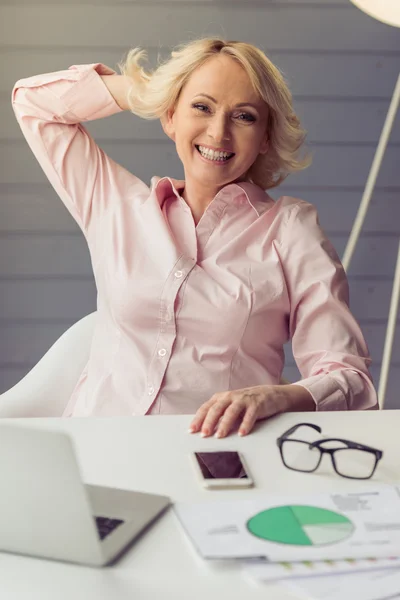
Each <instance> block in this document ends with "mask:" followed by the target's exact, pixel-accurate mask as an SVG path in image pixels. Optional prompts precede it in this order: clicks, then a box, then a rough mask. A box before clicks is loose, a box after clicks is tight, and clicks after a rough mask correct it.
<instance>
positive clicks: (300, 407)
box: [279, 383, 316, 412]
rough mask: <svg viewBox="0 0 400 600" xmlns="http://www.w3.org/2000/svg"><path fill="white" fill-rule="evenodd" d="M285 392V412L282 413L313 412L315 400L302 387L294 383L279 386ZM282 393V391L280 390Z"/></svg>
mask: <svg viewBox="0 0 400 600" xmlns="http://www.w3.org/2000/svg"><path fill="white" fill-rule="evenodd" d="M279 387H281V388H282V387H284V388H285V390H284V392H285V400H286V402H285V410H284V411H282V412H303V411H304V412H308V411H310V412H311V411H315V410H316V406H315V400H314V398H313V397H312V395H311V393H310V392H309V391H308V390H307V389H306V388H304V387H303V386H302V385H297V384H295V383H292V384H288V385H284V386H279ZM282 391H283V390H282Z"/></svg>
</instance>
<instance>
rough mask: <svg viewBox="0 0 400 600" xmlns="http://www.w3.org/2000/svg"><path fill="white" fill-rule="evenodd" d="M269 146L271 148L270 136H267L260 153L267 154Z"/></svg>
mask: <svg viewBox="0 0 400 600" xmlns="http://www.w3.org/2000/svg"><path fill="white" fill-rule="evenodd" d="M268 148H269V140H268V138H265V139H264V140H263V141H262V142H261V145H260V154H266V153H267V152H268Z"/></svg>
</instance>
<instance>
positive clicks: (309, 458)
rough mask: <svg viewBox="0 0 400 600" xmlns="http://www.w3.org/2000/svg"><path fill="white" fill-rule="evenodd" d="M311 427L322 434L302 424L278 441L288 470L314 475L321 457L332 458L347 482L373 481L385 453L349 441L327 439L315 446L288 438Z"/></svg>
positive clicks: (316, 443) (337, 470)
mask: <svg viewBox="0 0 400 600" xmlns="http://www.w3.org/2000/svg"><path fill="white" fill-rule="evenodd" d="M304 426H305V427H312V429H315V431H318V433H322V430H321V427H319V426H318V425H314V424H313V423H299V424H298V425H295V426H294V427H291V428H290V429H288V430H287V431H285V433H283V434H282V435H281V436H280V437H279V438H278V439H277V440H276V443H277V444H278V447H279V451H280V453H281V457H282V461H283V464H284V465H285V467H287V468H288V469H292V470H293V471H302V472H303V473H312V472H314V471H316V470H317V469H318V467H319V465H320V462H321V459H322V455H323V454H324V453H326V454H330V457H331V460H332V465H333V468H334V469H335V471H336V473H337V474H338V475H341V476H342V477H347V478H348V479H370V478H371V477H372V475H373V474H374V472H375V469H376V466H377V464H378V461H379V460H380V459H381V458H382V456H383V452H382V450H377V449H376V448H371V447H370V446H364V444H358V443H357V442H351V441H350V440H343V439H341V438H330V437H324V438H323V439H320V440H317V441H315V442H306V441H304V440H298V439H294V438H289V436H290V435H292V434H293V433H294V432H295V431H296V430H297V429H298V428H299V427H304Z"/></svg>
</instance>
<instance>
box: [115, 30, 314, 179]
mask: <svg viewBox="0 0 400 600" xmlns="http://www.w3.org/2000/svg"><path fill="white" fill-rule="evenodd" d="M218 54H224V55H225V56H230V57H231V58H233V59H234V60H236V61H237V62H238V63H239V64H240V65H241V66H242V67H243V68H244V69H245V71H246V72H247V74H248V76H249V78H250V80H251V82H252V85H253V87H254V90H255V91H256V92H257V93H258V94H259V96H260V97H261V98H262V99H263V100H264V101H265V102H266V104H267V105H268V107H269V120H268V138H269V146H268V151H267V153H266V154H259V155H258V157H257V158H256V160H255V161H254V163H253V165H252V166H251V167H250V168H249V170H248V171H247V173H246V174H245V180H247V181H250V182H252V183H254V184H256V185H258V186H260V187H261V188H262V189H264V190H267V189H270V188H273V187H276V186H278V185H279V184H280V183H281V182H282V181H283V180H284V179H286V177H287V176H288V175H289V174H290V173H293V172H295V171H301V170H302V169H305V168H307V167H308V166H309V165H310V164H311V156H310V155H309V154H308V155H306V156H305V157H304V158H300V157H299V150H300V148H301V146H302V145H303V142H304V141H305V138H306V131H305V130H304V129H303V128H302V127H301V124H300V120H299V118H298V117H297V115H296V114H295V112H294V110H293V106H292V95H291V92H290V90H289V88H288V86H287V84H286V82H285V79H284V77H283V75H282V73H281V72H280V71H279V69H278V68H277V67H276V66H275V65H274V64H273V63H272V62H271V61H270V60H269V59H268V58H267V56H266V55H265V54H264V53H263V52H262V51H261V50H260V49H258V48H257V47H256V46H253V45H252V44H248V43H245V42H238V41H226V40H222V39H220V38H217V37H206V38H200V39H197V40H193V41H190V42H186V43H183V44H180V45H178V46H176V47H175V49H174V50H172V51H171V58H169V59H167V60H166V61H164V62H160V63H159V65H158V67H157V68H156V69H155V70H154V71H153V72H151V73H150V72H147V71H145V70H144V69H143V67H142V66H141V65H140V60H141V59H146V60H147V52H146V50H141V49H140V48H133V49H131V50H130V51H129V52H128V54H127V56H126V58H125V60H124V61H122V62H120V63H118V67H119V69H120V72H121V74H122V75H126V76H128V77H130V78H131V80H132V86H131V88H130V90H129V92H128V103H129V106H130V110H131V111H132V113H133V114H135V115H138V116H139V117H142V118H143V119H157V118H158V119H161V120H163V119H164V118H165V116H166V114H167V111H168V110H169V109H170V108H172V107H174V106H175V104H176V102H177V101H178V98H179V95H180V92H181V90H182V88H183V86H184V85H185V83H186V82H187V81H188V79H189V77H190V75H191V74H192V73H193V71H194V69H196V68H197V67H199V66H201V65H203V64H204V63H205V62H206V61H207V60H208V59H210V58H211V57H212V56H215V55H218Z"/></svg>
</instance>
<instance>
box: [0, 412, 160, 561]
mask: <svg viewBox="0 0 400 600" xmlns="http://www.w3.org/2000/svg"><path fill="white" fill-rule="evenodd" d="M0 457H1V459H0V477H1V490H0V551H2V552H12V553H17V554H26V555H29V556H35V557H41V558H47V559H52V560H60V561H66V562H73V563H78V564H84V565H90V566H96V567H100V566H103V565H106V564H110V563H111V562H114V561H115V560H116V559H117V558H119V556H120V555H121V554H122V553H123V552H124V551H125V550H126V549H127V548H128V546H129V545H130V544H131V543H132V542H133V541H134V540H135V538H136V537H137V536H138V535H139V534H140V533H141V532H142V531H143V530H144V529H145V528H146V527H147V526H148V525H150V524H151V523H152V522H153V521H154V520H155V519H156V518H157V517H158V516H159V515H161V513H162V512H163V511H164V510H165V509H166V508H167V507H168V505H169V504H170V499H169V498H167V497H166V496H161V495H158V494H147V493H142V492H135V491H130V490H121V489H116V488H109V487H101V486H96V485H88V484H84V483H83V482H82V480H81V476H80V472H79V466H78V462H77V459H76V455H75V452H74V447H73V442H72V439H71V438H70V437H69V435H68V434H66V433H65V432H61V431H51V430H46V429H38V428H33V427H30V426H26V425H25V426H23V425H17V424H3V425H0Z"/></svg>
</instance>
